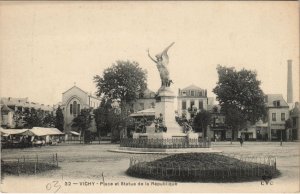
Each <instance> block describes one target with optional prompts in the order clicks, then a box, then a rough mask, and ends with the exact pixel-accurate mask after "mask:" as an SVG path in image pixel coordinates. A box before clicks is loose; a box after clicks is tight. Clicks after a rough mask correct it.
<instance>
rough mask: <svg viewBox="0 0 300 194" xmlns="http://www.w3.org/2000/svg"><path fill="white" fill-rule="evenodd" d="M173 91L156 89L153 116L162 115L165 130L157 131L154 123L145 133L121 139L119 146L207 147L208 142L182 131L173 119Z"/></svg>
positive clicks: (164, 88)
mask: <svg viewBox="0 0 300 194" xmlns="http://www.w3.org/2000/svg"><path fill="white" fill-rule="evenodd" d="M174 98H175V95H174V92H173V91H172V90H171V88H169V87H164V86H162V87H161V88H160V89H159V90H158V95H157V100H156V104H155V117H156V118H159V117H162V125H163V126H164V127H166V131H165V132H161V131H159V129H158V128H156V127H155V124H154V123H152V125H150V126H147V127H146V133H134V134H133V139H127V140H123V142H122V141H121V147H136V148H139V147H140V148H209V147H210V143H209V142H204V141H201V140H202V139H199V135H198V134H197V133H194V132H188V133H184V132H183V131H184V130H183V127H182V126H180V125H179V124H178V123H177V122H176V120H175V109H174Z"/></svg>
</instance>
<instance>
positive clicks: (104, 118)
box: [94, 99, 112, 138]
mask: <svg viewBox="0 0 300 194" xmlns="http://www.w3.org/2000/svg"><path fill="white" fill-rule="evenodd" d="M111 108H112V107H111V103H110V102H107V101H106V99H102V101H101V104H100V106H99V107H98V108H97V109H95V110H94V114H95V122H96V127H97V132H98V137H99V138H100V137H101V136H103V135H107V134H108V133H109V132H110V123H109V120H108V115H109V112H110V110H111Z"/></svg>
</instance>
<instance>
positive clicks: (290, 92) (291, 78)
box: [287, 60, 293, 103]
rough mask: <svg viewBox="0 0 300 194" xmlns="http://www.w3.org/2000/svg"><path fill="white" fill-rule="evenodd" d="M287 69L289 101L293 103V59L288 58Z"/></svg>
mask: <svg viewBox="0 0 300 194" xmlns="http://www.w3.org/2000/svg"><path fill="white" fill-rule="evenodd" d="M287 63H288V71H287V103H293V77H292V60H288V61H287Z"/></svg>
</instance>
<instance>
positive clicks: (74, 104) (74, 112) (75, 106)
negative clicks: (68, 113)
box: [73, 101, 77, 115]
mask: <svg viewBox="0 0 300 194" xmlns="http://www.w3.org/2000/svg"><path fill="white" fill-rule="evenodd" d="M76 109H77V102H76V101H74V102H73V114H74V115H77V110H76Z"/></svg>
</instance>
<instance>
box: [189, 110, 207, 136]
mask: <svg viewBox="0 0 300 194" xmlns="http://www.w3.org/2000/svg"><path fill="white" fill-rule="evenodd" d="M210 121H211V116H210V113H209V112H208V111H206V110H201V111H200V112H198V113H197V114H196V116H195V117H194V121H193V125H194V130H195V132H202V136H203V137H205V136H207V131H206V129H207V126H208V125H209V124H210Z"/></svg>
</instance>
